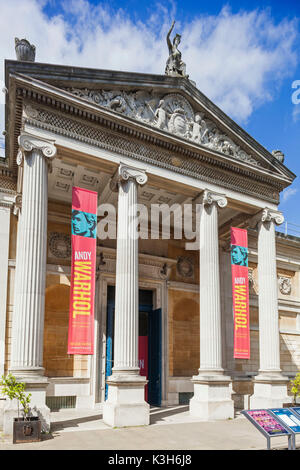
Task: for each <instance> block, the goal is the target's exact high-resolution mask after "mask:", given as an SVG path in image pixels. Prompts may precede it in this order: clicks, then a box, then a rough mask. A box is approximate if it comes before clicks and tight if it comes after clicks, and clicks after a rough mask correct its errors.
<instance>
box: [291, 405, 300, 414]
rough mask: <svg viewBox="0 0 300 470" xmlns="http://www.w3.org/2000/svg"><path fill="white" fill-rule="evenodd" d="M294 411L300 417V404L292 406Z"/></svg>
mask: <svg viewBox="0 0 300 470" xmlns="http://www.w3.org/2000/svg"><path fill="white" fill-rule="evenodd" d="M292 410H293V412H294V413H295V415H296V416H299V417H300V406H294V407H293V408H292Z"/></svg>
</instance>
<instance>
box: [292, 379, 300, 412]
mask: <svg viewBox="0 0 300 470" xmlns="http://www.w3.org/2000/svg"><path fill="white" fill-rule="evenodd" d="M291 386H292V387H291V392H292V394H293V396H294V404H296V398H297V397H300V372H298V374H297V375H296V377H295V379H294V380H291Z"/></svg>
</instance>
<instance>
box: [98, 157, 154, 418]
mask: <svg viewBox="0 0 300 470" xmlns="http://www.w3.org/2000/svg"><path fill="white" fill-rule="evenodd" d="M146 181H147V176H146V174H145V173H144V172H143V171H141V170H139V169H136V168H132V167H129V166H127V165H123V164H121V165H120V167H119V169H118V172H117V174H116V175H115V178H114V179H113V181H112V185H111V187H112V189H114V188H118V191H119V197H118V235H117V236H118V238H117V259H116V306H115V333H114V367H113V369H112V375H111V376H110V377H109V379H108V380H107V383H108V399H107V401H106V402H105V403H104V405H103V420H104V422H105V423H107V424H109V425H110V426H113V427H123V426H142V425H146V424H149V408H150V407H149V405H148V403H146V402H145V399H144V393H145V391H144V389H145V385H146V383H147V381H146V380H145V378H144V377H141V376H140V369H139V367H138V313H139V312H138V239H137V236H136V227H137V226H136V221H137V212H136V204H137V185H138V184H145V183H146Z"/></svg>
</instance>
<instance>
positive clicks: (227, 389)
mask: <svg viewBox="0 0 300 470" xmlns="http://www.w3.org/2000/svg"><path fill="white" fill-rule="evenodd" d="M192 382H193V383H194V396H193V398H192V399H191V400H190V415H191V416H193V417H195V418H199V419H200V420H202V421H213V420H220V419H229V418H233V417H234V404H233V400H232V399H231V393H232V387H231V378H230V377H227V376H225V375H202V374H199V375H196V376H194V377H193V378H192Z"/></svg>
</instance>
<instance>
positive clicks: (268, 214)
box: [261, 207, 284, 225]
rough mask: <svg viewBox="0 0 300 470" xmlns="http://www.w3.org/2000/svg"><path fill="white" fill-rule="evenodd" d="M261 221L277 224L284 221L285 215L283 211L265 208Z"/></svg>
mask: <svg viewBox="0 0 300 470" xmlns="http://www.w3.org/2000/svg"><path fill="white" fill-rule="evenodd" d="M261 221H262V222H263V223H264V222H274V224H276V225H281V224H282V223H283V222H284V216H283V214H282V212H280V211H275V210H272V209H269V208H267V207H266V208H265V209H264V210H263V211H262V213H261Z"/></svg>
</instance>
